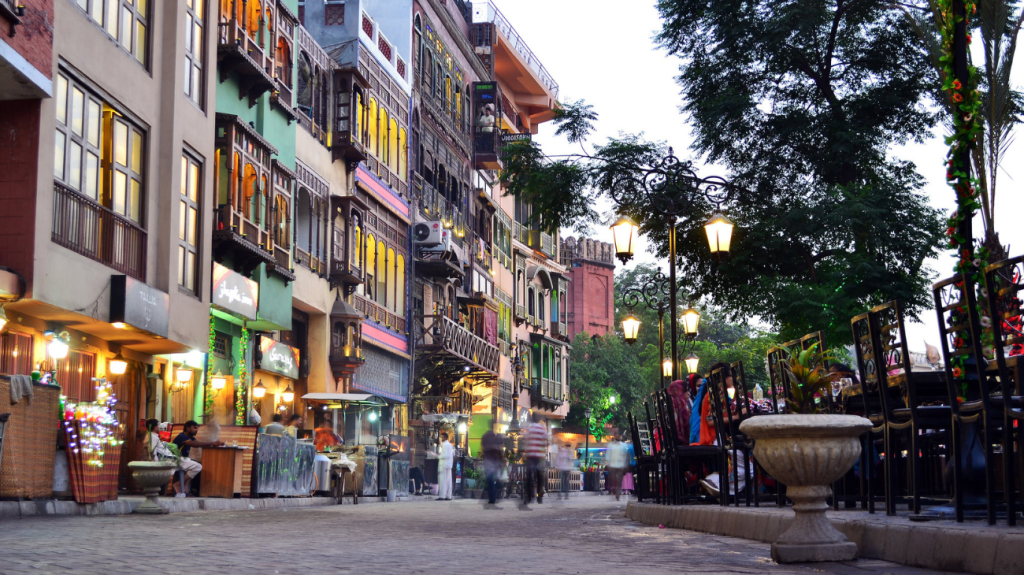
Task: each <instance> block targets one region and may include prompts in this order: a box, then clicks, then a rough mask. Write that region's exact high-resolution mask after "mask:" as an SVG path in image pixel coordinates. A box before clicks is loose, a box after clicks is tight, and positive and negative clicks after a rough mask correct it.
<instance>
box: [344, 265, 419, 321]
mask: <svg viewBox="0 0 1024 575" xmlns="http://www.w3.org/2000/svg"><path fill="white" fill-rule="evenodd" d="M330 270H331V271H330V275H329V278H330V280H331V284H332V285H335V286H340V287H342V288H343V289H344V290H345V294H346V295H351V294H352V292H354V291H355V289H356V287H357V286H359V285H361V284H362V283H363V270H361V269H359V267H357V266H354V265H352V264H351V263H349V262H348V260H347V259H343V258H331V268H330ZM403 331H404V330H403Z"/></svg>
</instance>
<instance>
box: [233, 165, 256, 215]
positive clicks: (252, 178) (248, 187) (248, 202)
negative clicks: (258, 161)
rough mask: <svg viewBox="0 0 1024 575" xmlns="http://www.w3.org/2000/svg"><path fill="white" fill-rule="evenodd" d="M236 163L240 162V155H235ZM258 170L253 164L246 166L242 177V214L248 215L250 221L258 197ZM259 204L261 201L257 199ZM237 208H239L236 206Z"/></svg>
mask: <svg viewBox="0 0 1024 575" xmlns="http://www.w3.org/2000/svg"><path fill="white" fill-rule="evenodd" d="M235 161H236V162H237V161H238V155H237V154H236V155H235ZM256 179H257V178H256V169H255V168H253V167H252V164H246V165H245V171H244V175H243V176H242V206H241V207H242V213H244V214H246V216H247V217H249V218H250V219H251V218H252V203H253V197H254V196H256ZM256 201H257V202H259V199H258V198H257V199H256ZM236 207H237V206H236Z"/></svg>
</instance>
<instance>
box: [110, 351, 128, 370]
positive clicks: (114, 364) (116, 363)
mask: <svg viewBox="0 0 1024 575" xmlns="http://www.w3.org/2000/svg"><path fill="white" fill-rule="evenodd" d="M126 371H128V362H127V361H125V359H124V356H123V355H121V352H117V355H115V356H114V359H112V360H110V373H112V374H114V375H124V372H126Z"/></svg>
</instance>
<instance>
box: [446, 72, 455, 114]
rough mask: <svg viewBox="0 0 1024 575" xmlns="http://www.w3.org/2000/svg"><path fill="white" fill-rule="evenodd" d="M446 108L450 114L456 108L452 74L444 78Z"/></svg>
mask: <svg viewBox="0 0 1024 575" xmlns="http://www.w3.org/2000/svg"><path fill="white" fill-rule="evenodd" d="M444 110H445V111H446V112H448V114H452V112H453V111H454V110H455V105H454V101H453V100H452V79H451V77H450V76H445V78H444Z"/></svg>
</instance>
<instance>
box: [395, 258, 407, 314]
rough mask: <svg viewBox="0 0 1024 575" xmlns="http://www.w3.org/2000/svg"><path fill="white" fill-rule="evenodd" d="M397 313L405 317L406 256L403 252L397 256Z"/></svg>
mask: <svg viewBox="0 0 1024 575" xmlns="http://www.w3.org/2000/svg"><path fill="white" fill-rule="evenodd" d="M395 313H396V314H398V317H405V258H404V257H403V256H402V254H398V256H397V257H396V258H395Z"/></svg>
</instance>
